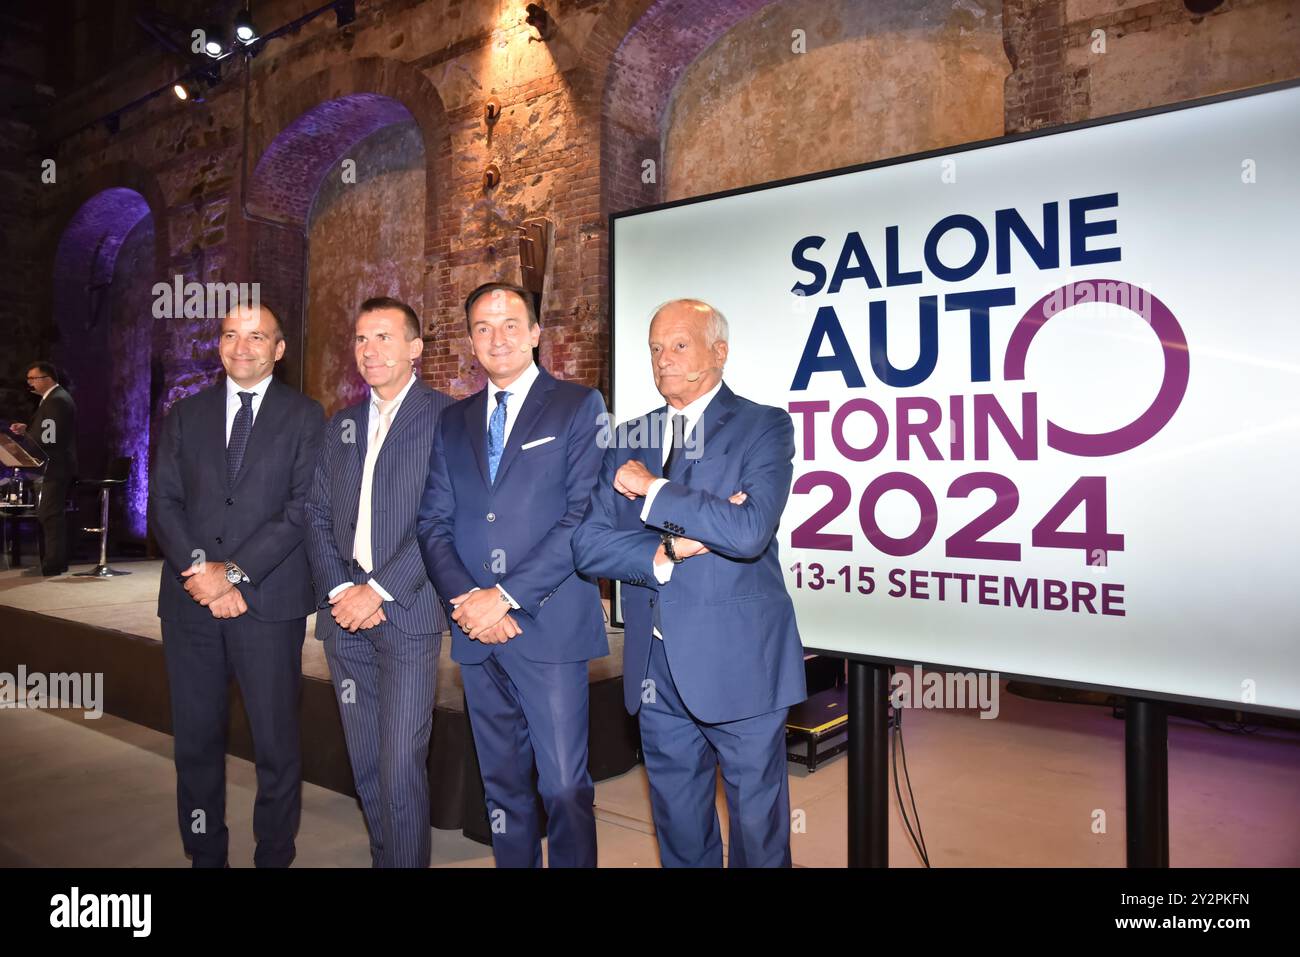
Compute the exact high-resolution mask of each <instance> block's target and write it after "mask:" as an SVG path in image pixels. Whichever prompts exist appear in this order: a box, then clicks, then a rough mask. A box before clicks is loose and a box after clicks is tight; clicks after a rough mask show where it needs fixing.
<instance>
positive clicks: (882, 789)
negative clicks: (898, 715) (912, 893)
mask: <svg viewBox="0 0 1300 957" xmlns="http://www.w3.org/2000/svg"><path fill="white" fill-rule="evenodd" d="M888 866H889V669H888V668H885V667H883V666H881V665H873V664H870V663H869V662H865V661H850V662H849V867H888Z"/></svg>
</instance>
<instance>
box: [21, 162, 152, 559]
mask: <svg viewBox="0 0 1300 957" xmlns="http://www.w3.org/2000/svg"><path fill="white" fill-rule="evenodd" d="M48 222H49V226H48V232H47V233H46V234H45V235H44V236H43V237H42V239H41V243H42V246H43V247H44V254H43V257H42V259H43V261H46V262H50V263H52V264H53V269H52V273H51V275H50V277H49V282H48V283H42V287H43V290H42V295H41V300H42V303H43V305H44V307H45V314H46V315H49V316H51V317H52V319H53V321H52V322H51V323H50V324H49V326H47V328H48V329H49V330H50V335H51V339H50V340H49V341H48V345H47V351H48V352H49V354H50V356H51V358H52V359H53V361H54V362H55V364H56V365H58V366H60V368H61V369H63V370H64V375H65V378H67V379H68V380H69V382H70V385H71V389H72V391H73V395H74V397H75V399H76V400H77V402H78V428H77V431H78V446H79V448H78V453H79V455H78V457H79V459H80V465H81V472H82V476H83V477H95V476H98V475H101V474H103V470H104V469H106V468H107V466H108V464H109V462H110V460H111V459H113V458H116V457H118V456H125V455H129V456H131V457H132V459H133V462H132V467H131V473H130V482H129V484H128V486H127V489H126V493H125V496H124V497H123V498H120V499H115V500H114V505H113V517H112V519H111V521H110V527H112V528H113V529H114V531H115V534H116V535H117V536H124V537H129V538H133V539H136V540H140V541H143V540H144V539H145V538H146V536H147V528H146V509H147V502H148V483H149V465H150V454H151V450H152V448H153V442H152V439H153V438H154V437H155V436H156V434H157V428H158V424H159V422H160V421H161V415H162V412H163V402H164V398H165V388H164V381H163V375H162V352H163V349H164V346H165V340H164V335H163V332H164V330H163V329H162V327H161V322H160V320H157V319H155V318H154V316H153V310H152V306H151V295H152V294H151V290H152V287H153V285H154V284H155V283H158V282H166V281H168V272H169V266H170V253H169V233H168V224H169V218H168V210H167V205H166V203H165V201H164V199H163V193H162V190H161V188H160V187H159V185H158V182H157V180H156V179H155V178H154V176H153V175H152V174H151V173H150V172H149V171H147V170H145V169H144V168H142V167H139V166H136V165H134V164H131V163H111V164H107V165H105V166H103V167H100V168H99V169H97V170H96V171H95V172H94V173H93V174H92V175H90V176H87V177H86V178H84V179H82V180H80V181H78V182H76V183H75V184H74V185H73V186H72V188H71V189H70V190H69V191H68V193H67V195H66V196H65V197H62V198H61V199H60V200H59V201H58V203H57V204H56V209H55V214H54V215H53V216H52V217H50V219H49V221H48ZM123 256H125V257H126V258H127V261H124V260H123V258H122V257H123ZM110 396H112V397H115V398H116V401H113V402H110V401H108V397H110Z"/></svg>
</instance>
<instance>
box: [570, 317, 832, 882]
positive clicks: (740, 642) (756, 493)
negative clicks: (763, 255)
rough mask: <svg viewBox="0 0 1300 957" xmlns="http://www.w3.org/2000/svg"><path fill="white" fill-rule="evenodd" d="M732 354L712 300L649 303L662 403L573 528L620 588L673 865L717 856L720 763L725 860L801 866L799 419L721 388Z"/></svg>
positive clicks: (613, 463)
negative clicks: (795, 579)
mask: <svg viewBox="0 0 1300 957" xmlns="http://www.w3.org/2000/svg"><path fill="white" fill-rule="evenodd" d="M727 353H728V343H727V322H726V319H725V318H723V316H722V314H721V313H719V312H718V311H717V310H716V309H714V308H713V307H711V306H710V305H709V304H708V303H705V302H701V301H700V300H697V299H678V300H674V301H671V302H668V303H666V304H665V305H663V306H661V307H660V308H659V309H658V310H657V311H656V312H655V314H654V316H653V317H652V321H651V323H650V364H651V368H652V370H653V373H654V379H655V386H656V387H657V388H658V389H659V392H660V393H661V394H662V395H663V397H664V398H665V399H666V400H667V402H668V405H667V407H666V408H663V409H660V410H658V411H656V412H653V413H650V414H648V415H645V416H642V417H641V418H640V419H636V420H633V421H631V422H628V423H625V424H624V425H621V426H619V428H618V430H617V431H616V432H615V433H614V435H613V436H612V439H611V442H610V448H609V450H608V451H607V452H606V453H605V461H604V465H603V466H602V468H601V473H600V478H599V479H597V482H596V491H595V494H594V495H593V497H592V503H591V509H590V511H588V513H587V515H586V517H585V518H584V519H583V522H582V525H581V526H579V528H578V531H577V532H576V533H575V534H574V536H573V553H574V557H575V559H576V561H577V564H578V570H579V571H581V572H585V573H586V574H589V575H598V576H600V577H603V578H611V579H619V580H620V581H622V582H623V583H624V584H625V586H626V587H625V588H624V589H623V590H622V592H621V596H622V604H623V617H624V621H625V622H626V628H625V633H624V645H623V649H624V651H623V691H624V701H625V703H626V705H627V709H628V711H629V712H630V713H632V714H637V713H638V711H639V714H640V725H641V748H642V751H643V752H644V754H645V764H646V773H647V775H648V776H649V778H650V804H651V810H652V812H653V815H654V822H655V832H656V835H657V837H658V841H659V856H660V860H661V862H662V863H663V865H664V866H665V867H720V866H721V865H722V841H721V838H720V835H719V827H718V815H717V810H716V804H715V793H716V786H717V784H716V777H717V769H718V767H719V766H721V769H722V779H723V786H724V790H725V792H726V797H727V809H728V812H729V814H730V836H729V842H728V843H729V851H728V853H729V863H730V866H732V867H776V866H789V864H790V791H789V781H788V778H787V775H786V756H785V755H786V751H785V719H786V713H787V711H788V710H789V708H790V706H791V705H794V704H797V703H799V702H800V701H802V700H803V699H804V698H805V697H806V696H807V692H806V690H805V687H804V664H803V646H802V645H801V643H800V641H799V632H798V629H797V627H796V624H795V617H794V605H793V604H792V603H791V601H790V596H789V594H788V593H787V592H786V587H785V580H784V578H783V576H782V573H781V562H780V559H779V557H778V555H777V542H776V530H777V524H778V523H779V521H780V519H781V513H782V511H783V510H784V509H785V503H786V498H787V497H788V496H789V494H790V481H791V478H792V475H793V466H792V464H791V462H792V459H793V458H794V426H793V424H792V423H791V421H790V416H789V415H788V414H787V413H786V412H785V411H784V410H783V409H778V408H773V407H771V406H764V405H759V404H757V403H755V402H751V401H749V400H748V399H742V398H741V397H740V396H738V395H736V394H735V393H733V392H732V391H731V390H730V389H729V388H727V386H726V384H725V383H724V382H723V381H722V370H723V366H725V365H726V362H727ZM638 435H640V436H650V441H649V442H648V443H647V442H646V441H634V437H635V436H638ZM647 444H648V445H649V448H644V446H646V445H647Z"/></svg>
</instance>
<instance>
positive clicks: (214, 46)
mask: <svg viewBox="0 0 1300 957" xmlns="http://www.w3.org/2000/svg"><path fill="white" fill-rule="evenodd" d="M203 52H204V53H206V54H207V55H208V56H210V57H212V59H214V60H215V59H217V57H219V56H221V55H222V54H224V53H225V52H226V44H225V42H224V41H222V39H221V27H215V26H214V27H208V28H207V30H205V31H204V32H203Z"/></svg>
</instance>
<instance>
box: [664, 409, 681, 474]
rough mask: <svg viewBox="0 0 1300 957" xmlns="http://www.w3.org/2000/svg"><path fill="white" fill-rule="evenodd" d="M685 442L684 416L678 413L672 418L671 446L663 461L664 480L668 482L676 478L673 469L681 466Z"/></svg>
mask: <svg viewBox="0 0 1300 957" xmlns="http://www.w3.org/2000/svg"><path fill="white" fill-rule="evenodd" d="M685 441H686V416H684V415H682V414H680V413H678V414H677V415H674V416H673V439H672V445H670V446H668V458H666V459H664V478H666V479H669V480H672V479H674V478H676V475H675V474H674V473H673V467H674V466H677V465H680V464H681V460H682V458H683V456H682V455H681V448H682V445H683V443H684V442H685Z"/></svg>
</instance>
